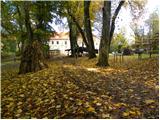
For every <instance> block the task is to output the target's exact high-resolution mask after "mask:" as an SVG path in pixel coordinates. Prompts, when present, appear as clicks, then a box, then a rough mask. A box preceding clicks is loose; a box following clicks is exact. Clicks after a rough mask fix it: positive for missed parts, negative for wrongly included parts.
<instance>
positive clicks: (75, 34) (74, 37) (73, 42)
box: [68, 17, 78, 57]
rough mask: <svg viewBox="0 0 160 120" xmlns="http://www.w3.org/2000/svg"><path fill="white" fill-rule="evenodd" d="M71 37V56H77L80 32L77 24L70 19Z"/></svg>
mask: <svg viewBox="0 0 160 120" xmlns="http://www.w3.org/2000/svg"><path fill="white" fill-rule="evenodd" d="M68 25H69V37H70V45H71V56H72V57H74V56H76V52H75V47H76V46H77V37H78V31H77V27H76V25H75V23H74V22H73V21H72V19H70V18H69V17H68Z"/></svg>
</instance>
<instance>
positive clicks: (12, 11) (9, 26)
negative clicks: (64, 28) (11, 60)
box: [2, 1, 53, 74]
mask: <svg viewBox="0 0 160 120" xmlns="http://www.w3.org/2000/svg"><path fill="white" fill-rule="evenodd" d="M6 6H7V7H6ZM52 6H53V2H45V1H44V2H43V1H41V2H40V1H19V2H17V1H7V2H3V4H2V11H4V12H3V17H2V18H3V21H5V22H3V25H2V27H3V31H4V32H3V33H4V34H3V36H8V35H9V36H11V35H12V36H14V37H18V36H20V37H19V39H21V40H20V41H23V40H25V42H24V44H25V47H24V50H23V52H22V56H21V63H20V68H19V73H20V74H21V73H27V72H35V71H38V70H41V69H43V68H45V67H47V65H46V64H45V62H44V51H43V50H44V49H43V48H44V47H43V45H44V44H46V43H47V39H48V38H49V35H50V33H51V32H52V30H51V26H50V25H49V22H51V21H52V17H53V16H52V12H53V11H52ZM7 15H8V16H9V18H5V17H6V16H7ZM10 16H11V17H10ZM18 34H19V35H18Z"/></svg>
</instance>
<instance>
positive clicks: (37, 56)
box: [19, 41, 48, 74]
mask: <svg viewBox="0 0 160 120" xmlns="http://www.w3.org/2000/svg"><path fill="white" fill-rule="evenodd" d="M46 67H48V66H47V65H46V64H45V63H44V59H43V51H42V46H41V44H40V43H39V42H38V41H34V42H32V44H29V45H28V46H27V47H26V48H25V50H24V52H23V55H22V57H21V63H20V68H19V74H25V73H28V72H36V71H39V70H42V69H44V68H46Z"/></svg>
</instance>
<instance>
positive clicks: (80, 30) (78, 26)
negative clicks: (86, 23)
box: [68, 11, 88, 48]
mask: <svg viewBox="0 0 160 120" xmlns="http://www.w3.org/2000/svg"><path fill="white" fill-rule="evenodd" d="M68 15H69V16H70V17H71V19H72V20H73V22H74V23H75V24H76V26H77V28H78V30H79V32H80V33H81V35H82V38H83V42H84V43H85V45H86V47H87V48H88V42H87V40H86V37H85V33H84V31H83V30H82V28H81V27H80V25H79V23H78V22H77V21H76V18H75V17H74V16H73V15H72V14H71V13H70V12H69V11H68Z"/></svg>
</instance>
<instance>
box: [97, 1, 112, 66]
mask: <svg viewBox="0 0 160 120" xmlns="http://www.w3.org/2000/svg"><path fill="white" fill-rule="evenodd" d="M110 18H111V1H104V8H103V27H102V37H101V41H100V47H99V58H98V63H97V65H98V66H102V67H105V66H109V63H108V58H109V40H110Z"/></svg>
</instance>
